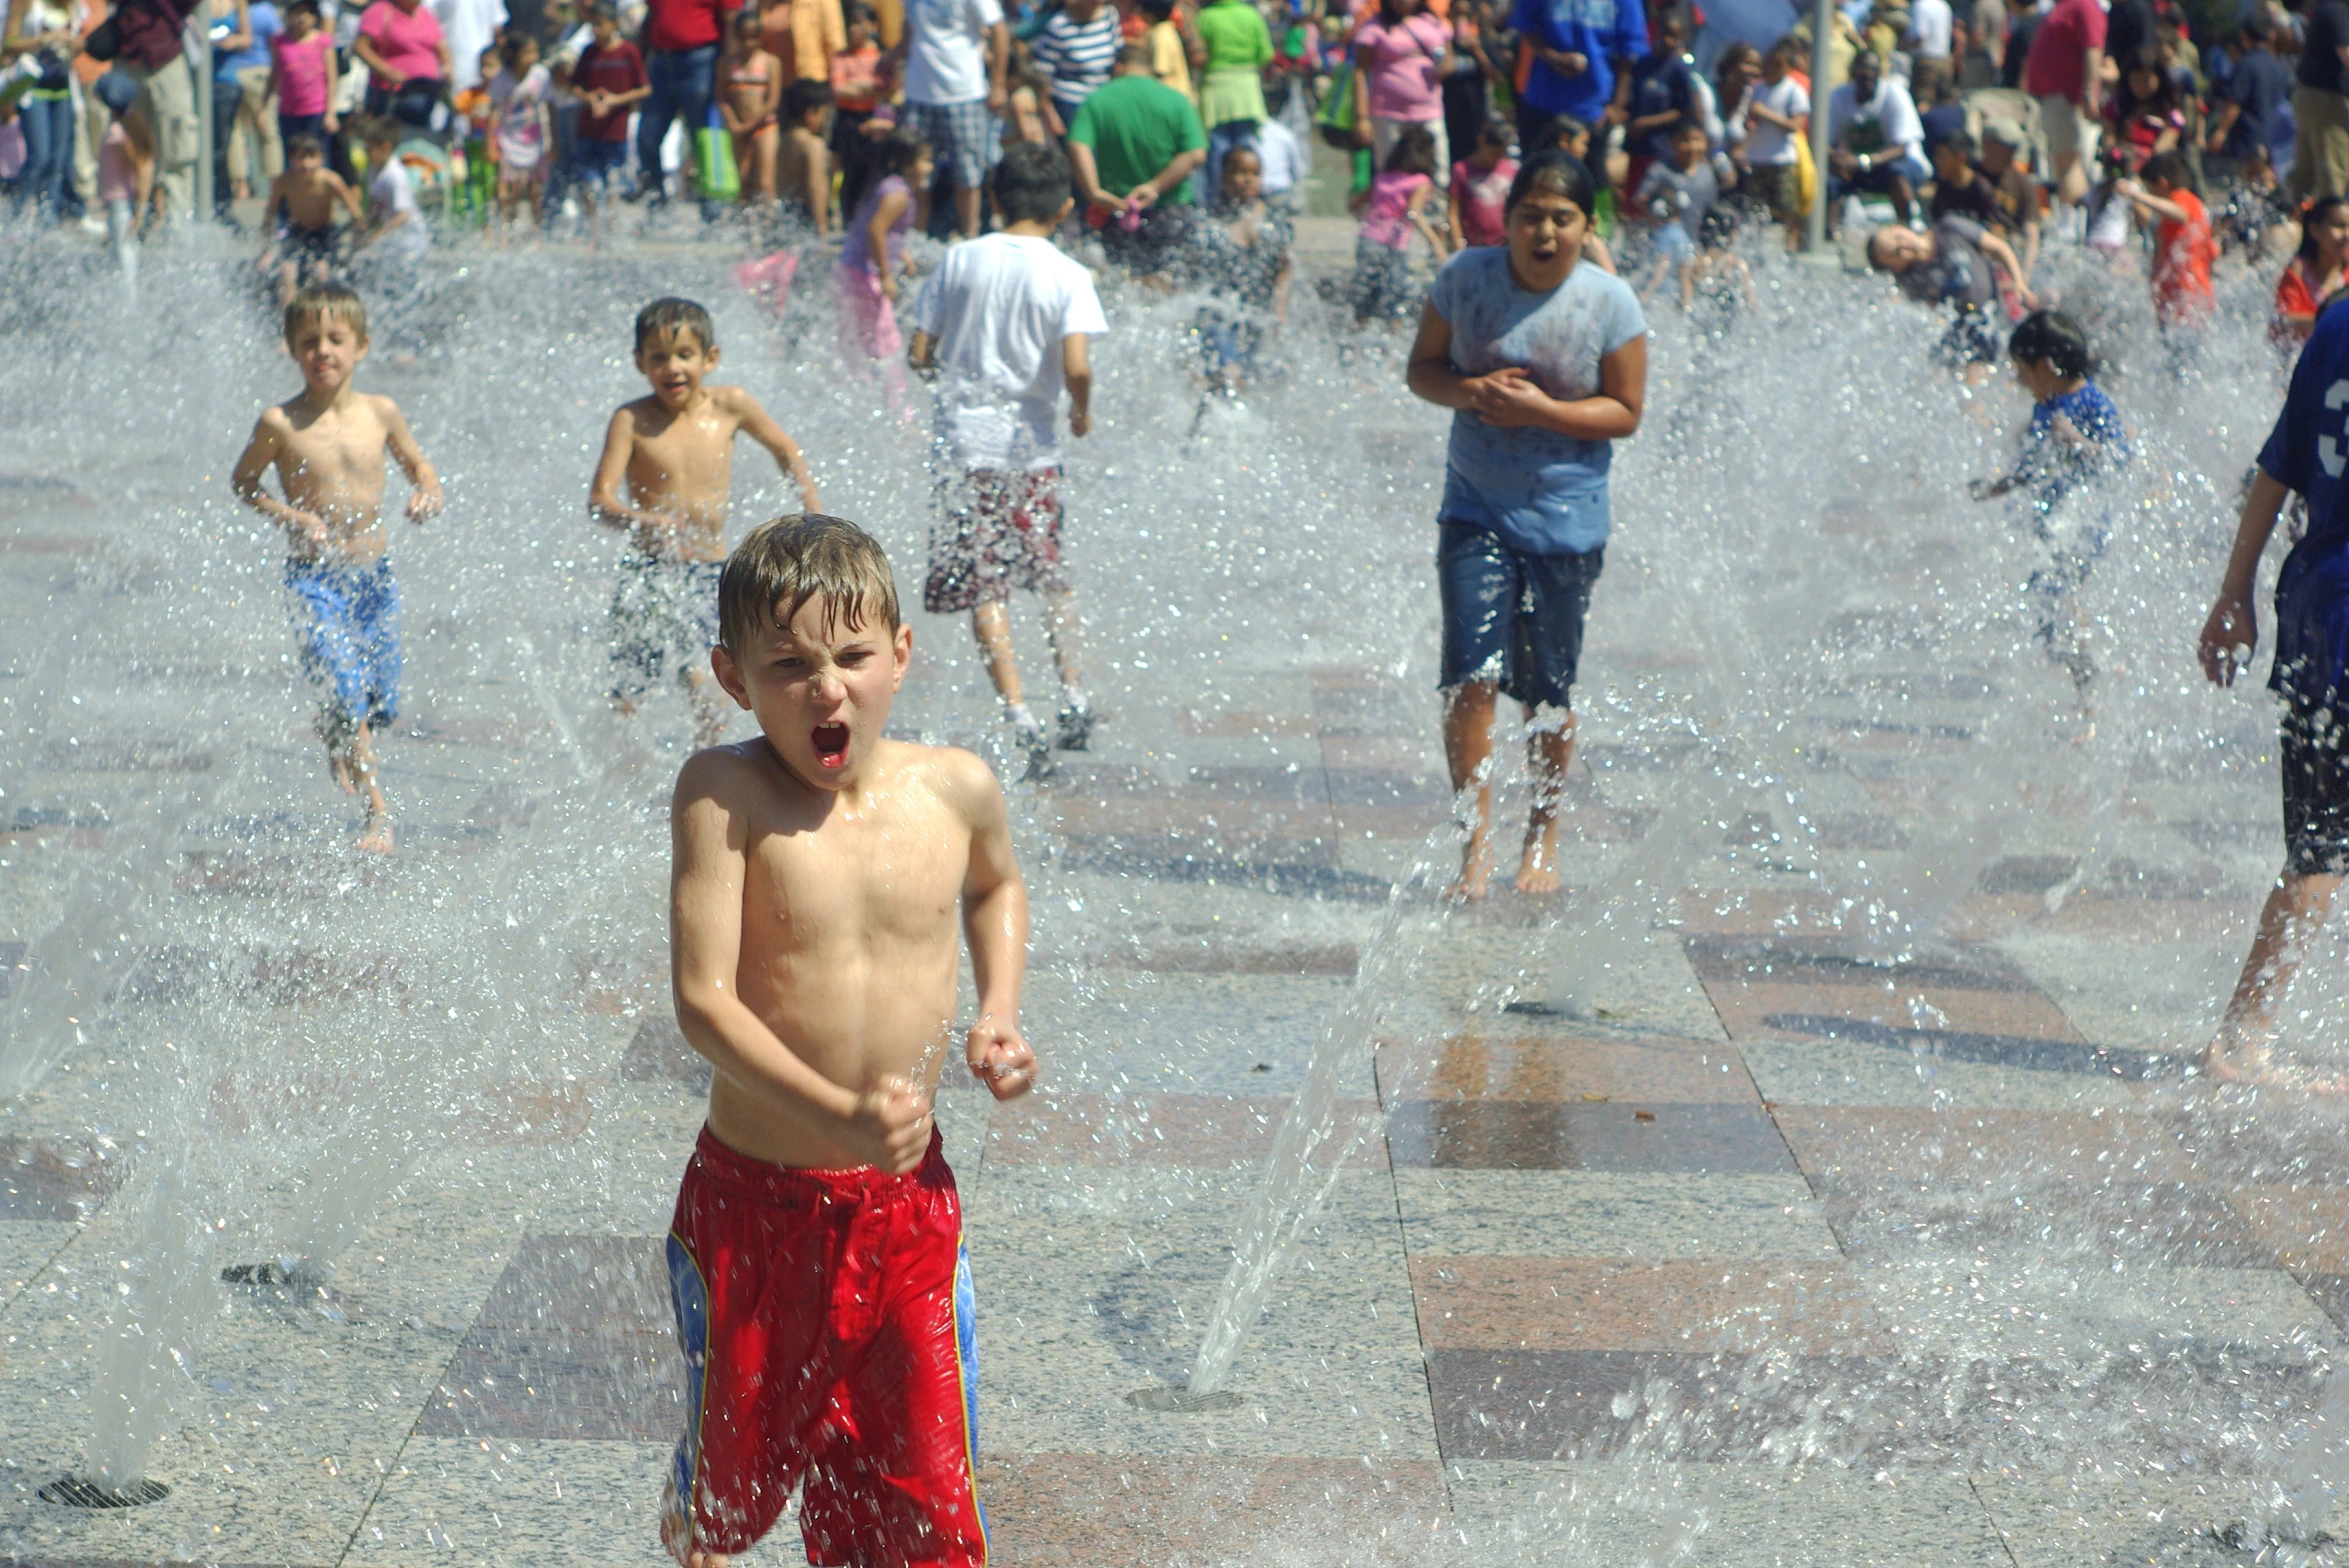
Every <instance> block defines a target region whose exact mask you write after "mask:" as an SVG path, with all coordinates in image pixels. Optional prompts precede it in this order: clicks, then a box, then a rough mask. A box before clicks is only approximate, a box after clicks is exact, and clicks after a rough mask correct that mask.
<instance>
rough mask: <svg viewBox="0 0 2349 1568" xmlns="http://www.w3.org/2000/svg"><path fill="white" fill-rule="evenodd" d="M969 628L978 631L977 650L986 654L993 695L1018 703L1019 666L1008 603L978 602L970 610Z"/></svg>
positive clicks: (1014, 704) (1011, 703)
mask: <svg viewBox="0 0 2349 1568" xmlns="http://www.w3.org/2000/svg"><path fill="white" fill-rule="evenodd" d="M971 630H972V631H973V632H975V633H976V634H977V635H978V639H979V652H980V653H982V654H984V655H985V656H986V659H987V678H988V679H989V680H992V681H993V682H994V683H995V695H997V696H998V697H1001V698H1002V699H1003V700H1004V701H1005V702H1006V703H1007V704H1009V705H1011V706H1013V707H1017V706H1019V701H1020V666H1019V660H1018V658H1017V657H1016V656H1015V655H1014V654H1013V652H1012V647H1011V606H1010V605H1008V604H982V605H980V606H979V607H978V608H977V609H975V610H973V611H972V612H971Z"/></svg>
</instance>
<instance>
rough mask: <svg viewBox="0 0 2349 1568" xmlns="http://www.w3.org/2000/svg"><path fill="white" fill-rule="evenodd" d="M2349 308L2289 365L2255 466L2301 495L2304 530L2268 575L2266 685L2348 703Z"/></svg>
mask: <svg viewBox="0 0 2349 1568" xmlns="http://www.w3.org/2000/svg"><path fill="white" fill-rule="evenodd" d="M2345 426H2349V310H2343V309H2337V308H2336V309H2333V310H2328V311H2324V312H2323V313H2321V314H2320V315H2318V317H2317V318H2316V331H2315V333H2314V334H2313V335H2311V336H2310V338H2309V340H2308V346H2307V347H2306V348H2304V349H2302V350H2301V351H2300V363H2299V364H2298V365H2296V366H2294V367H2293V370H2292V390H2291V391H2290V392H2288V393H2286V394H2285V396H2284V411H2283V412H2282V413H2280V414H2278V415H2277V416H2276V428H2275V429H2274V431H2272V432H2271V433H2270V434H2269V436H2268V438H2267V445H2266V446H2264V447H2262V448H2261V449H2260V453H2259V466H2260V469H2261V470H2262V471H2263V472H2265V473H2266V474H2267V475H2268V476H2269V477H2270V478H2273V479H2277V480H2280V481H2282V482H2283V483H2284V484H2285V485H2286V486H2288V487H2289V488H2291V489H2294V490H2297V491H2299V492H2300V493H2301V494H2302V495H2304V496H2306V497H2307V498H2308V533H2307V534H2306V536H2305V537H2303V538H2302V539H2301V541H2300V542H2299V543H2298V544H2296V545H2294V546H2293V547H2292V553H2291V554H2290V555H2288V556H2286V557H2284V569H2283V571H2282V573H2281V574H2280V575H2278V577H2277V578H2276V664H2275V671H2274V673H2273V674H2271V675H2269V676H2268V681H2267V684H2268V687H2269V689H2270V690H2273V691H2277V692H2281V693H2283V694H2284V695H2285V696H2287V697H2291V698H2294V699H2296V700H2298V701H2300V702H2305V703H2309V704H2312V705H2315V706H2319V707H2329V708H2334V709H2344V708H2349V484H2344V483H2343V481H2342V472H2343V470H2344V469H2349V431H2345V429H2344V427H2345Z"/></svg>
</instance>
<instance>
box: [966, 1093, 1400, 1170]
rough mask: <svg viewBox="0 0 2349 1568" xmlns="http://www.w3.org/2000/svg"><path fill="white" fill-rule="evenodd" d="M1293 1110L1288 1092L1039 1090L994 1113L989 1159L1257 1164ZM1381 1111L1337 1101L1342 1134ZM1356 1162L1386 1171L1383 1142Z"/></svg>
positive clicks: (1011, 1162) (1375, 1140)
mask: <svg viewBox="0 0 2349 1568" xmlns="http://www.w3.org/2000/svg"><path fill="white" fill-rule="evenodd" d="M1288 1109H1289V1100H1288V1098H1287V1096H1285V1095H1284V1096H1272V1095H1268V1096H1264V1097H1262V1098H1257V1099H1240V1098H1237V1097H1235V1096H1232V1095H1217V1094H1149V1095H1132V1096H1123V1095H1106V1094H1059V1095H1048V1094H1042V1093H1039V1094H1035V1095H1030V1096H1028V1097H1027V1098H1025V1099H1020V1100H1013V1101H1011V1102H1009V1103H1007V1104H1003V1105H998V1106H996V1107H995V1108H994V1109H993V1111H992V1112H990V1113H989V1116H988V1121H987V1155H986V1158H987V1159H988V1161H989V1162H991V1163H1000V1164H1007V1165H1188V1166H1199V1167H1202V1168H1207V1169H1222V1168H1226V1167H1229V1166H1233V1165H1260V1164H1262V1163H1263V1162H1264V1160H1265V1159H1266V1158H1267V1157H1268V1156H1270V1154H1271V1153H1272V1140H1273V1134H1274V1132H1275V1131H1276V1130H1278V1128H1279V1127H1280V1123H1281V1118H1282V1117H1283V1116H1284V1115H1286V1114H1287V1113H1288ZM1377 1114H1378V1107H1377V1106H1376V1105H1375V1104H1374V1103H1373V1102H1371V1101H1368V1100H1340V1101H1339V1102H1338V1109H1337V1116H1338V1127H1339V1129H1340V1131H1339V1136H1340V1137H1341V1138H1342V1137H1344V1136H1346V1134H1347V1131H1348V1130H1349V1129H1351V1128H1353V1127H1355V1126H1357V1125H1358V1124H1359V1123H1360V1122H1362V1121H1363V1120H1365V1119H1368V1118H1372V1117H1375V1116H1376V1115H1377ZM1353 1158H1354V1160H1355V1161H1356V1162H1358V1163H1359V1165H1360V1167H1361V1168H1362V1169H1365V1170H1383V1169H1385V1168H1386V1158H1387V1156H1386V1141H1385V1140H1384V1139H1383V1138H1377V1137H1373V1138H1370V1139H1369V1140H1368V1146H1367V1147H1365V1148H1363V1149H1361V1150H1359V1151H1357V1152H1356V1153H1355V1155H1354V1157H1353Z"/></svg>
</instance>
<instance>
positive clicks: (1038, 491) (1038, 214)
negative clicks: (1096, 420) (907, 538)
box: [908, 142, 1109, 779]
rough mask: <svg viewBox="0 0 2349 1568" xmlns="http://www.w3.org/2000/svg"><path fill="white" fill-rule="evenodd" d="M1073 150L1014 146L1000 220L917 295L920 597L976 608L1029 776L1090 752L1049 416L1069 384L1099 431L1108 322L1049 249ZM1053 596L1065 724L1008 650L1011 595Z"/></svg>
mask: <svg viewBox="0 0 2349 1568" xmlns="http://www.w3.org/2000/svg"><path fill="white" fill-rule="evenodd" d="M1069 191H1070V185H1069V165H1068V156H1067V154H1065V153H1063V152H1062V151H1061V150H1060V148H1059V147H1058V146H1057V145H1055V144H1052V143H1049V142H1020V143H1018V144H1016V145H1014V146H1011V147H1008V148H1006V149H1004V153H1003V161H1002V162H1001V163H1000V164H998V165H997V166H996V169H995V208H996V211H997V212H998V213H999V214H1000V215H1001V217H1002V219H1003V222H1004V225H1005V226H1004V228H1003V229H1002V231H1001V232H999V233H995V234H988V235H983V236H981V237H980V238H978V239H975V240H967V241H965V242H964V243H962V244H960V245H957V246H955V247H954V248H953V249H951V250H949V251H948V252H947V253H946V256H945V259H944V260H942V261H941V262H940V263H939V264H938V270H937V271H936V272H934V273H932V274H931V275H930V278H929V281H928V282H926V283H925V284H923V286H922V292H921V295H920V297H919V298H918V299H916V300H915V302H914V308H913V317H912V320H913V328H914V336H913V345H912V351H911V353H910V354H909V356H908V357H909V359H910V360H911V361H912V364H913V367H914V369H915V370H916V371H919V372H922V373H925V374H927V375H930V376H932V377H934V378H935V379H936V381H937V383H938V422H937V444H938V470H939V471H938V489H939V511H940V516H939V520H938V523H937V525H936V526H935V527H934V528H933V529H932V530H931V533H930V571H929V578H928V581H927V582H926V583H925V584H924V585H923V589H922V605H923V608H925V609H927V610H928V611H929V612H930V613H931V614H933V615H954V614H959V613H960V612H962V611H964V610H968V611H970V612H971V624H972V627H973V629H974V630H975V631H976V632H977V633H978V638H979V647H980V650H981V651H982V652H983V653H984V654H985V655H986V658H987V673H988V674H989V675H990V676H991V677H992V678H993V679H994V682H995V690H996V692H997V693H998V694H999V695H1000V696H1001V697H1002V698H1003V703H1004V707H1005V710H1006V713H1007V716H1008V717H1009V719H1010V720H1011V725H1012V730H1013V733H1014V736H1015V738H1016V739H1017V741H1018V744H1019V746H1020V749H1021V750H1022V751H1023V752H1024V753H1026V756H1027V761H1028V767H1027V777H1029V778H1031V779H1032V778H1040V777H1042V776H1043V775H1044V774H1045V773H1047V772H1048V771H1050V768H1051V761H1052V748H1053V746H1054V745H1055V744H1057V745H1058V746H1059V747H1060V748H1061V749H1063V750H1066V751H1082V750H1084V749H1085V743H1086V739H1087V737H1088V736H1089V735H1090V734H1091V732H1092V727H1093V711H1092V708H1091V705H1090V704H1088V703H1087V702H1086V700H1085V693H1084V690H1083V688H1082V687H1081V686H1080V685H1079V684H1078V678H1077V615H1076V604H1075V599H1074V596H1073V595H1072V593H1071V592H1070V589H1069V583H1068V577H1067V574H1066V573H1065V572H1064V571H1063V570H1062V568H1061V561H1060V444H1059V441H1058V439H1057V437H1056V435H1055V433H1054V429H1053V425H1054V419H1055V415H1056V405H1057V404H1058V402H1059V400H1060V391H1061V388H1062V387H1063V386H1064V385H1065V386H1066V387H1067V388H1068V401H1069V407H1068V428H1069V433H1070V434H1071V435H1076V436H1082V435H1083V434H1084V433H1085V432H1086V431H1088V430H1090V429H1091V428H1092V427H1093V414H1092V396H1093V373H1092V365H1091V361H1090V359H1089V358H1088V352H1087V341H1086V340H1087V338H1088V336H1089V335H1090V334H1092V333H1095V332H1106V331H1107V330H1108V329H1109V322H1108V321H1107V319H1106V318H1104V317H1103V315H1102V314H1101V300H1100V297H1099V296H1098V295H1096V294H1095V293H1094V292H1093V279H1092V277H1091V275H1090V274H1088V273H1087V272H1086V271H1085V269H1084V268H1083V267H1081V266H1079V265H1077V263H1076V262H1074V261H1072V260H1071V259H1070V258H1068V257H1067V256H1065V255H1063V254H1061V252H1060V251H1059V250H1058V249H1057V248H1056V247H1055V246H1054V245H1053V243H1052V239H1051V235H1052V232H1053V230H1055V229H1057V228H1059V227H1060V224H1061V220H1062V219H1064V218H1066V217H1067V216H1068V214H1069V208H1070V206H1071V205H1072V203H1071V200H1070V196H1069ZM1014 588H1026V589H1028V590H1030V591H1032V592H1034V593H1037V594H1040V595H1042V596H1043V599H1044V624H1045V627H1046V630H1047V633H1048V635H1049V636H1050V638H1051V641H1052V654H1053V659H1054V662H1055V663H1056V664H1057V665H1058V666H1059V670H1060V684H1061V701H1060V714H1059V733H1058V735H1057V736H1056V737H1054V738H1052V739H1050V740H1048V739H1047V738H1046V736H1045V733H1044V727H1043V725H1042V724H1041V723H1039V722H1038V721H1037V719H1036V717H1035V715H1033V714H1032V713H1030V712H1029V711H1028V706H1027V704H1026V702H1024V701H1023V700H1022V699H1021V695H1020V675H1019V665H1018V664H1017V662H1016V661H1015V660H1014V658H1013V654H1012V645H1011V611H1010V601H1011V591H1012V589H1014Z"/></svg>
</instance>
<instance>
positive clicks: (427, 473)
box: [376, 397, 441, 523]
mask: <svg viewBox="0 0 2349 1568" xmlns="http://www.w3.org/2000/svg"><path fill="white" fill-rule="evenodd" d="M376 407H377V409H378V410H379V411H380V412H381V413H382V415H383V434H384V444H385V445H386V446H388V447H389V448H390V449H391V455H392V461H393V462H395V463H397V464H399V465H400V472H401V473H403V474H406V475H407V476H408V484H409V486H410V488H409V491H408V521H410V522H412V523H421V522H423V521H424V520H425V519H426V518H427V517H433V516H437V515H438V514H439V512H440V507H441V496H440V475H439V474H438V473H437V472H436V471H434V469H433V466H432V464H431V463H430V462H429V461H428V460H427V459H426V458H425V456H424V448H422V447H420V446H418V445H417V444H416V436H415V433H414V432H413V431H411V430H410V429H409V428H408V416H407V415H405V414H403V413H401V412H400V405H399V404H397V403H395V402H393V401H392V400H391V399H390V398H388V397H386V398H378V399H376Z"/></svg>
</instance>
